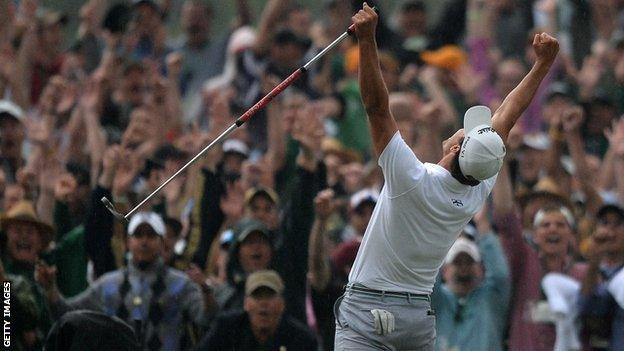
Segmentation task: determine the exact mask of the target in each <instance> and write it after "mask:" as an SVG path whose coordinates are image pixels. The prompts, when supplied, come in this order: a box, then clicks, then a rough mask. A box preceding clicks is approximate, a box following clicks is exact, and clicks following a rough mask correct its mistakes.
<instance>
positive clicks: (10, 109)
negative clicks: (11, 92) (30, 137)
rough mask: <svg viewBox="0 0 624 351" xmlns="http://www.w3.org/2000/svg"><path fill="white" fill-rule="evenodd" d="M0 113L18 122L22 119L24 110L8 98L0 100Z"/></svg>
mask: <svg viewBox="0 0 624 351" xmlns="http://www.w3.org/2000/svg"><path fill="white" fill-rule="evenodd" d="M0 115H5V116H6V115H8V116H10V117H13V118H15V119H16V120H18V121H19V122H22V120H23V119H24V111H22V109H21V108H20V107H19V106H17V105H16V104H15V103H13V102H12V101H10V100H0Z"/></svg>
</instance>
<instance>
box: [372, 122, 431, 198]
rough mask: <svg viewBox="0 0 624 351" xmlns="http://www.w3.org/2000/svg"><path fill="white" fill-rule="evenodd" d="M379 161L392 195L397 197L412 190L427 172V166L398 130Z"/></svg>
mask: <svg viewBox="0 0 624 351" xmlns="http://www.w3.org/2000/svg"><path fill="white" fill-rule="evenodd" d="M378 162H379V166H380V167H381V170H382V172H383V175H384V178H385V187H386V191H387V192H388V195H389V196H390V197H397V196H400V195H402V194H404V193H406V192H408V191H410V190H412V189H413V188H414V187H416V186H417V185H418V183H419V182H420V180H421V179H422V178H423V177H424V175H425V174H426V169H425V166H424V165H423V163H422V162H421V161H420V160H419V159H418V157H416V155H415V154H414V152H413V151H412V149H410V147H409V146H408V145H407V143H405V141H404V140H403V138H402V137H401V134H400V133H399V132H398V131H397V132H396V133H395V134H394V136H393V137H392V139H390V141H389V142H388V144H387V145H386V148H385V149H384V150H383V151H382V153H381V155H379V161H378Z"/></svg>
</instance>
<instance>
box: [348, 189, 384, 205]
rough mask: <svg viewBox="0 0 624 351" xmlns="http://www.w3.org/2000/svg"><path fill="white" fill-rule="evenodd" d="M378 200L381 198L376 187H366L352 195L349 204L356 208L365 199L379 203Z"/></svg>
mask: <svg viewBox="0 0 624 351" xmlns="http://www.w3.org/2000/svg"><path fill="white" fill-rule="evenodd" d="M377 200H379V193H378V192H377V191H376V190H374V189H371V188H365V189H362V190H360V191H358V192H357V193H355V194H353V195H351V199H350V200H349V204H350V205H351V208H352V209H355V208H357V207H358V206H360V205H361V204H362V203H363V202H364V201H371V202H374V203H377Z"/></svg>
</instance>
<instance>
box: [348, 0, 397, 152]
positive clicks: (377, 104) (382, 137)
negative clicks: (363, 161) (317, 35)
mask: <svg viewBox="0 0 624 351" xmlns="http://www.w3.org/2000/svg"><path fill="white" fill-rule="evenodd" d="M353 23H354V24H355V34H356V35H357V38H358V43H359V50H360V67H359V80H360V92H361V94H362V102H363V103H364V107H365V108H366V114H367V115H368V120H369V122H370V125H371V137H372V139H373V144H374V147H375V152H376V153H377V155H380V154H381V152H382V151H383V150H384V149H385V147H386V144H388V142H389V141H390V139H391V138H392V136H393V135H394V133H396V131H397V130H398V128H397V124H396V122H395V120H394V118H393V117H392V115H391V114H390V106H389V103H388V89H387V88H386V84H385V83H384V80H383V77H382V76H381V67H380V66H379V57H378V55H377V42H376V41H375V27H376V26H377V13H375V10H373V9H372V8H371V7H369V6H368V4H366V3H364V6H363V7H362V9H361V10H360V11H359V12H358V13H356V14H355V16H353Z"/></svg>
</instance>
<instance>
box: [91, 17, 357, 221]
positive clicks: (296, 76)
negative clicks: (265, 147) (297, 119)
mask: <svg viewBox="0 0 624 351" xmlns="http://www.w3.org/2000/svg"><path fill="white" fill-rule="evenodd" d="M354 28H355V26H354V25H351V26H350V27H349V28H348V29H347V31H345V32H344V33H342V34H341V35H340V36H339V37H338V38H336V39H335V40H334V41H332V42H331V43H330V44H329V45H328V46H327V47H325V48H324V49H323V50H321V52H319V53H318V54H316V56H314V57H313V58H312V59H311V60H310V61H308V62H307V63H306V64H305V65H303V66H301V67H299V68H298V69H297V70H296V71H294V72H293V73H292V74H291V75H290V76H288V78H286V79H284V80H283V81H282V82H281V83H280V84H278V85H277V86H276V87H275V88H273V89H272V90H271V91H270V92H269V93H268V94H266V95H265V96H264V97H263V98H262V99H260V100H259V101H258V102H256V103H255V104H254V105H253V106H252V107H250V108H249V109H248V110H247V111H246V112H245V113H243V114H242V115H241V116H240V117H238V119H236V122H235V123H234V124H232V125H231V126H230V127H229V128H228V129H226V130H225V131H224V132H223V133H221V135H219V136H218V137H217V138H216V139H215V140H213V141H212V142H211V143H210V144H209V145H208V146H206V147H205V148H204V149H203V150H201V151H200V152H199V153H198V154H197V155H195V157H193V158H192V159H191V160H190V161H188V162H187V163H186V164H185V165H184V166H182V168H180V169H179V170H178V171H177V172H175V173H174V174H173V175H172V176H171V177H169V179H167V180H166V181H165V182H164V183H162V184H161V185H160V186H159V187H158V188H157V189H156V190H154V191H153V192H152V193H151V194H149V195H148V196H147V197H146V198H145V199H144V200H143V201H141V202H140V203H139V204H138V205H136V206H135V207H134V208H133V209H131V210H130V212H128V213H127V214H126V215H125V216H123V217H124V218H125V219H126V220H128V219H129V218H130V216H132V215H133V214H134V213H135V212H136V211H137V210H138V209H139V208H141V206H143V205H144V204H145V203H146V202H147V201H149V200H150V199H151V198H152V197H154V195H156V194H157V193H158V192H159V191H160V190H162V188H164V187H165V186H167V184H169V183H170V182H171V181H172V180H173V179H174V178H175V177H177V176H178V175H179V174H180V173H182V172H184V170H186V169H187V168H188V167H189V166H190V165H192V164H193V163H195V161H197V159H199V158H200V157H201V156H202V155H203V154H205V153H206V152H207V151H208V150H210V149H211V148H212V147H213V146H214V145H216V144H218V143H220V142H221V141H222V140H223V139H225V138H226V137H227V136H228V135H230V133H232V132H233V131H234V130H235V129H236V128H238V127H240V126H242V125H243V124H244V123H245V122H247V121H248V120H249V119H250V118H251V117H252V116H253V115H255V114H256V112H258V111H259V110H261V109H262V108H264V107H265V106H266V105H267V104H268V103H269V102H271V100H273V98H275V97H276V96H277V95H279V94H280V93H281V92H282V91H284V90H285V89H286V88H288V87H289V86H290V85H291V84H292V83H293V82H294V81H296V80H297V79H299V78H300V77H301V76H302V75H303V74H304V73H306V72H307V70H308V67H310V66H311V65H312V64H313V63H314V62H316V61H317V60H318V59H319V58H321V57H323V56H324V55H325V54H326V53H327V52H329V50H331V49H333V48H334V47H335V46H336V45H338V44H339V43H340V42H341V41H343V40H344V39H345V38H346V37H348V36H349V35H351V34H353V31H354ZM102 202H104V199H102ZM107 207H108V206H107ZM112 210H113V209H110V208H109V211H111V212H112Z"/></svg>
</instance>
